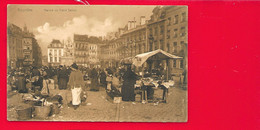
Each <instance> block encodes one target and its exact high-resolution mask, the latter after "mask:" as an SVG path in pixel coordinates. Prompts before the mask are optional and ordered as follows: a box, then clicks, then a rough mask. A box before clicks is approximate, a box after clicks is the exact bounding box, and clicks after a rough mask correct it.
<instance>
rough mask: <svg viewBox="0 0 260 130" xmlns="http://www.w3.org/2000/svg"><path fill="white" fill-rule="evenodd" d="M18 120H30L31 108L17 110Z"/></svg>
mask: <svg viewBox="0 0 260 130" xmlns="http://www.w3.org/2000/svg"><path fill="white" fill-rule="evenodd" d="M16 112H17V115H18V120H28V119H31V118H32V107H28V108H23V109H17V110H16Z"/></svg>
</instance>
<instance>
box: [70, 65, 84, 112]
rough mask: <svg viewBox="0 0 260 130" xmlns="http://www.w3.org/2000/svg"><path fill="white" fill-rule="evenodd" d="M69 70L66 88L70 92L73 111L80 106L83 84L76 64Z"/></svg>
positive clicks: (81, 75)
mask: <svg viewBox="0 0 260 130" xmlns="http://www.w3.org/2000/svg"><path fill="white" fill-rule="evenodd" d="M71 69H72V71H71V73H70V77H69V82H68V86H69V87H70V88H71V92H72V105H73V107H74V109H77V108H78V107H79V105H80V104H81V100H82V99H81V95H82V88H83V87H84V85H85V83H84V79H83V74H82V73H81V72H80V71H79V70H78V65H77V64H76V63H73V64H72V65H71Z"/></svg>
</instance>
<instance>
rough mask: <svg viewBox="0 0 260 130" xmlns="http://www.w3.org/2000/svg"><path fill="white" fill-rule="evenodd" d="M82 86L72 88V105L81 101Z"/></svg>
mask: <svg viewBox="0 0 260 130" xmlns="http://www.w3.org/2000/svg"><path fill="white" fill-rule="evenodd" d="M81 91H82V90H81V88H76V87H74V88H73V89H71V92H72V105H79V104H80V103H81V100H80V94H81Z"/></svg>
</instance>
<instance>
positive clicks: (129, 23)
mask: <svg viewBox="0 0 260 130" xmlns="http://www.w3.org/2000/svg"><path fill="white" fill-rule="evenodd" d="M131 24H132V23H131V21H128V28H127V29H128V30H130V29H131Z"/></svg>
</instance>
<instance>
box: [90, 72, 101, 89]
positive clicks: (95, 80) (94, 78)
mask: <svg viewBox="0 0 260 130" xmlns="http://www.w3.org/2000/svg"><path fill="white" fill-rule="evenodd" d="M90 79H91V86H90V91H99V87H98V72H97V70H96V69H95V68H93V69H92V70H91V72H90Z"/></svg>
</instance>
